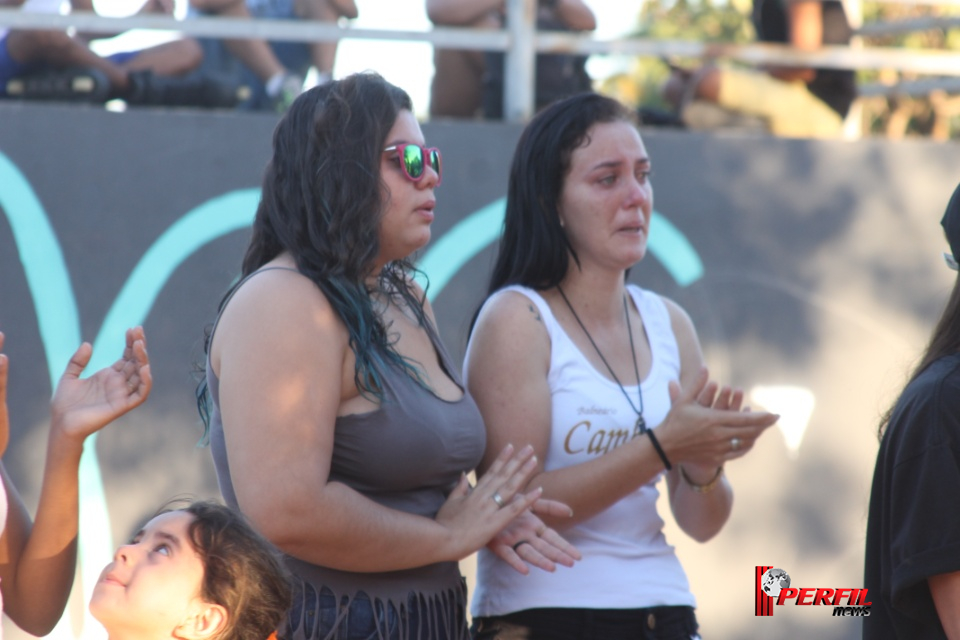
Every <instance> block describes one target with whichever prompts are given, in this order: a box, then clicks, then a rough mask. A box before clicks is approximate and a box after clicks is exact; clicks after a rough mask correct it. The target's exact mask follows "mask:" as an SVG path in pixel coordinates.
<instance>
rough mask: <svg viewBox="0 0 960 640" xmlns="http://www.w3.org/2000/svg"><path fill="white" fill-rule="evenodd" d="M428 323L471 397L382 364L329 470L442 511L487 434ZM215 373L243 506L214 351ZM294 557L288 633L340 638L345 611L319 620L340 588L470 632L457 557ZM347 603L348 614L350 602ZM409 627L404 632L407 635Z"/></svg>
mask: <svg viewBox="0 0 960 640" xmlns="http://www.w3.org/2000/svg"><path fill="white" fill-rule="evenodd" d="M287 270H289V271H292V269H287ZM261 271H264V270H261ZM261 271H258V272H255V273H253V274H251V275H250V276H248V278H249V277H253V276H255V275H257V273H260V272H261ZM241 286H242V283H241ZM237 289H239V286H238V287H237ZM237 289H235V290H234V291H236V290H237ZM227 304H229V299H228V300H227ZM224 307H226V305H224ZM214 331H216V325H214ZM426 331H427V333H428V335H429V336H430V340H431V342H432V343H433V346H434V348H435V350H436V352H437V355H438V356H439V358H440V362H441V364H442V365H443V369H444V370H445V372H446V374H447V375H448V376H449V377H450V378H451V379H452V380H453V381H454V382H455V383H456V384H457V385H458V386H459V387H461V389H464V393H463V397H462V398H461V399H460V400H457V401H454V402H450V401H446V400H443V399H441V398H439V397H437V396H436V395H435V394H434V393H433V392H432V391H430V390H429V389H427V388H426V387H424V386H423V385H422V384H420V383H418V382H417V381H416V380H414V379H413V377H411V376H410V375H409V374H407V373H405V372H404V371H402V370H401V369H399V368H397V367H393V366H387V368H386V369H385V370H382V371H381V378H382V384H383V399H382V401H381V403H380V407H379V408H377V409H376V410H374V411H371V412H369V413H363V414H354V415H347V416H341V417H338V418H337V421H336V424H335V428H334V443H333V456H332V461H331V468H330V477H329V479H330V481H336V482H341V483H343V484H345V485H347V486H349V487H351V488H353V489H355V490H356V491H358V492H359V493H362V494H363V495H364V496H366V497H367V498H369V499H370V500H373V501H374V502H377V503H379V504H381V505H383V506H385V507H389V508H392V509H398V510H400V511H406V512H408V513H413V514H417V515H421V516H424V517H427V518H433V517H435V516H436V514H437V511H438V510H439V509H440V506H441V505H442V504H443V503H444V501H445V500H446V498H447V495H448V494H449V493H450V491H452V490H453V488H454V486H455V485H456V483H457V481H458V480H459V479H460V474H461V473H462V472H464V471H470V470H472V469H474V468H475V467H476V466H477V464H479V462H480V459H481V457H482V455H483V451H484V447H485V445H486V434H485V431H484V427H483V420H482V418H481V416H480V412H479V410H478V409H477V406H476V404H475V403H474V401H473V399H472V398H471V397H470V395H469V394H468V393H467V392H466V389H465V387H464V385H463V383H462V381H461V378H460V376H459V375H458V373H457V368H456V367H454V366H453V364H452V363H451V361H450V357H449V355H448V354H447V352H446V350H445V349H444V348H443V345H442V344H441V342H440V340H439V337H438V335H437V333H436V330H435V329H434V328H433V327H432V326H427V327H426ZM211 341H212V334H211ZM206 376H207V383H208V386H209V390H210V396H211V399H212V400H213V408H212V411H211V415H210V450H211V453H212V456H213V462H214V466H215V467H216V472H217V480H218V481H219V484H220V492H221V494H222V495H223V499H224V501H225V502H226V503H227V504H228V505H230V506H231V507H233V508H238V505H237V497H236V493H235V492H234V489H233V482H232V481H231V476H230V462H229V460H228V458H227V450H226V443H225V433H224V425H223V422H222V420H221V415H220V382H219V380H218V379H217V376H216V375H215V374H214V373H213V368H212V367H211V366H210V362H209V359H208V361H207V371H206ZM228 430H229V427H228ZM286 562H287V566H288V567H289V568H290V570H291V571H292V572H293V574H294V576H295V577H296V578H297V581H298V582H299V585H298V586H299V588H298V589H297V593H296V597H295V602H294V606H293V609H292V610H291V612H290V616H289V619H288V623H287V624H288V628H287V629H285V630H284V632H283V633H282V635H283V636H284V637H285V638H288V639H293V640H312V639H314V638H334V637H336V634H337V632H338V629H337V626H338V625H339V623H340V619H339V618H340V616H338V619H337V621H336V622H335V623H334V625H333V626H332V627H329V625H328V627H327V628H324V625H323V624H322V623H320V622H318V619H319V618H320V615H319V612H318V611H317V608H318V606H319V599H320V594H321V593H327V594H332V595H333V596H334V597H335V598H336V602H338V603H341V604H343V603H344V602H346V603H347V604H349V602H350V601H351V600H352V599H353V598H354V597H355V596H356V595H357V594H358V593H363V594H365V595H366V596H367V597H368V598H369V599H370V601H371V602H372V603H373V604H374V605H375V606H377V607H379V606H381V605H386V606H392V607H394V608H395V610H396V611H403V610H407V609H408V608H409V607H410V606H416V607H417V609H418V611H417V618H418V620H419V621H420V625H421V626H420V630H419V631H420V633H423V632H424V631H427V632H428V633H427V635H426V636H422V637H425V638H449V639H451V640H458V639H460V638H467V637H469V635H468V633H467V630H466V625H465V617H464V615H465V610H466V587H465V585H464V581H463V578H462V576H461V575H460V570H459V567H458V565H457V563H456V562H441V563H437V564H431V565H427V566H424V567H417V568H413V569H406V570H402V571H390V572H385V573H352V572H348V571H339V570H336V569H331V568H328V567H321V566H318V565H314V564H310V563H307V562H304V561H302V560H298V559H296V558H293V557H291V556H286ZM413 603H415V605H414V604H413ZM341 609H343V610H344V613H345V607H341ZM424 626H425V627H426V628H424ZM402 631H403V630H402V629H401V633H400V634H399V636H398V637H401V638H402V637H405V635H406V634H405V633H402ZM384 637H388V636H384ZM389 637H392V636H389Z"/></svg>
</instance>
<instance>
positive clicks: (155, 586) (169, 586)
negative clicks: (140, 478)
mask: <svg viewBox="0 0 960 640" xmlns="http://www.w3.org/2000/svg"><path fill="white" fill-rule="evenodd" d="M290 604H291V582H290V576H289V574H288V573H287V570H286V569H285V568H284V566H283V563H282V561H281V560H280V556H279V554H278V553H277V551H276V549H274V548H273V547H272V546H271V545H270V543H269V542H267V541H266V540H264V539H263V538H262V537H261V536H260V534H258V533H257V532H256V531H254V530H253V528H252V527H251V526H250V525H249V524H247V522H246V520H245V519H244V518H243V516H241V515H240V514H239V513H237V512H235V511H232V510H230V509H229V508H227V507H224V506H223V505H219V504H216V503H214V502H194V503H192V504H190V505H188V506H187V507H185V508H183V509H177V510H174V511H164V512H161V513H160V514H159V515H157V516H155V517H154V518H153V519H151V520H150V521H149V522H148V523H147V524H146V525H144V527H143V528H142V529H140V531H138V532H137V534H136V535H134V536H133V539H132V540H131V541H130V542H128V543H127V544H124V545H122V546H121V547H120V548H119V549H117V552H116V554H114V558H113V562H111V563H110V564H108V565H107V566H106V567H104V569H103V573H102V574H101V575H100V580H99V581H98V582H97V586H96V587H94V589H93V597H92V598H91V599H90V613H92V614H93V617H94V618H96V619H97V620H98V621H100V623H101V624H102V625H103V626H104V627H105V628H106V630H107V635H108V637H109V638H111V639H113V640H118V639H120V638H123V639H124V640H152V639H153V638H178V639H180V640H267V638H268V637H270V635H271V634H272V633H273V632H274V631H276V629H277V626H278V625H279V624H280V620H281V619H282V618H283V615H284V613H286V610H287V608H288V607H289V606H290Z"/></svg>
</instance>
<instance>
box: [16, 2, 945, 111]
mask: <svg viewBox="0 0 960 640" xmlns="http://www.w3.org/2000/svg"><path fill="white" fill-rule="evenodd" d="M956 1H960V0H956ZM940 2H941V3H943V0H940ZM506 3H507V28H506V29H505V30H502V31H499V30H483V29H462V28H454V27H435V28H433V29H431V30H429V31H400V30H390V29H366V28H357V27H353V26H350V25H339V24H336V23H329V22H310V21H305V20H270V19H246V18H229V17H190V18H188V19H186V20H177V19H175V18H172V17H167V16H157V15H135V16H131V17H127V18H112V17H104V16H99V15H97V14H95V13H90V12H75V13H71V14H69V15H57V14H42V13H26V12H23V11H20V10H18V9H0V26H5V27H9V28H15V29H34V30H53V29H58V30H66V29H68V28H75V29H77V30H78V31H89V32H101V33H120V32H123V31H126V30H129V29H156V30H165V31H177V32H180V33H183V34H185V35H189V36H199V37H213V38H262V39H265V40H275V41H295V42H331V41H336V40H340V39H344V38H350V39H375V40H402V41H415V42H429V43H431V44H432V45H433V46H435V47H438V48H451V49H471V50H490V51H505V52H506V56H505V58H506V74H505V78H506V81H505V86H504V115H505V117H506V118H507V119H508V120H511V121H522V120H525V119H527V118H529V117H530V115H531V114H532V111H533V102H534V101H533V97H534V93H533V87H534V59H535V56H536V53H537V52H538V51H540V52H570V53H582V54H606V55H628V56H681V57H724V58H729V59H733V60H738V61H741V62H744V63H749V64H753V65H759V64H775V65H805V66H814V67H825V68H838V69H894V70H897V71H905V72H912V73H917V74H924V75H941V76H951V77H960V52H951V51H940V50H929V49H910V50H906V49H894V48H881V47H865V48H850V47H838V46H830V47H822V48H821V49H818V50H816V51H798V50H795V49H792V48H791V47H788V46H785V45H777V44H768V43H753V44H745V45H735V44H705V43H702V42H689V41H678V40H653V39H647V38H619V39H615V40H598V39H594V38H593V37H592V36H590V35H587V34H578V33H567V32H542V31H540V32H538V31H537V30H536V27H535V19H534V18H535V9H536V0H507V1H506ZM950 3H951V4H952V2H950Z"/></svg>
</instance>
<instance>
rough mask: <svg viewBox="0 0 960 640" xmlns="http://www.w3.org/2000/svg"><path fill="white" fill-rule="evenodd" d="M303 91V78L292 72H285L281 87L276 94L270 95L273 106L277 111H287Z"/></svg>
mask: <svg viewBox="0 0 960 640" xmlns="http://www.w3.org/2000/svg"><path fill="white" fill-rule="evenodd" d="M301 93H303V78H301V77H300V76H298V75H297V74H295V73H292V72H288V73H286V74H284V76H283V81H282V82H281V83H280V89H279V90H278V91H277V93H276V95H273V96H270V99H271V101H272V102H273V108H274V109H276V110H277V113H284V112H286V110H287V109H289V108H290V105H291V104H293V101H294V100H296V99H297V97H298V96H299V95H300V94H301Z"/></svg>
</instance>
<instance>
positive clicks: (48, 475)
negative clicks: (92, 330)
mask: <svg viewBox="0 0 960 640" xmlns="http://www.w3.org/2000/svg"><path fill="white" fill-rule="evenodd" d="M3 339H4V337H3V333H0V349H2V348H3ZM91 355H93V348H92V347H91V346H90V344H89V343H87V342H84V343H83V344H82V345H80V348H79V349H77V351H76V353H74V354H73V357H72V358H70V362H69V363H68V364H67V369H66V371H65V372H64V374H63V376H62V377H61V378H60V382H59V383H58V384H57V388H56V390H55V391H54V394H53V399H52V400H51V402H50V435H49V437H48V439H47V458H46V463H45V465H44V470H43V485H42V487H41V490H40V500H39V503H38V505H37V516H36V522H31V521H30V514H29V513H28V512H27V510H26V508H25V507H24V505H23V501H22V500H21V499H20V494H19V493H17V489H16V487H14V486H13V483H12V482H11V481H10V478H9V477H8V476H7V472H6V469H4V467H3V462H2V458H0V483H2V490H0V595H2V599H0V611H4V610H5V612H6V613H7V614H8V615H9V616H10V618H11V619H12V620H13V621H14V622H15V623H16V624H17V626H19V627H20V628H22V629H23V630H24V631H27V632H28V633H31V634H33V635H37V636H43V635H46V634H48V633H50V631H51V630H52V629H53V627H54V626H55V625H56V624H57V621H58V620H60V616H61V615H62V614H63V608H64V606H66V603H67V598H68V597H69V595H70V588H71V587H72V586H73V576H74V571H75V569H76V562H77V520H78V512H79V506H78V501H79V497H78V491H79V489H78V473H79V467H80V455H81V453H82V452H83V443H84V441H85V440H86V439H87V436H89V435H91V434H93V433H95V432H96V431H98V430H100V429H102V428H103V427H104V426H106V425H107V424H109V423H110V422H112V421H113V420H116V419H117V418H119V417H120V416H122V415H123V414H125V413H126V412H128V411H130V410H131V409H133V408H134V407H136V406H139V405H140V404H141V403H143V401H144V400H146V399H147V395H148V394H149V393H150V388H151V386H152V383H153V381H152V378H151V377H150V364H149V360H148V358H147V347H146V339H145V338H144V335H143V328H142V327H136V328H134V329H129V330H128V331H127V334H126V348H125V349H124V351H123V355H122V356H121V357H120V359H119V360H117V361H116V362H115V363H113V365H112V366H110V367H106V368H104V369H101V370H100V371H98V372H96V373H95V374H93V375H92V376H90V377H88V378H85V379H83V380H81V379H80V374H81V373H83V370H84V368H85V367H86V366H87V364H88V363H89V362H90V357H91ZM8 370H9V362H8V359H7V356H6V355H4V354H3V353H0V456H2V455H3V453H4V451H6V448H7V443H8V442H9V440H10V424H9V416H8V412H7V374H8ZM8 507H9V509H8Z"/></svg>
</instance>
